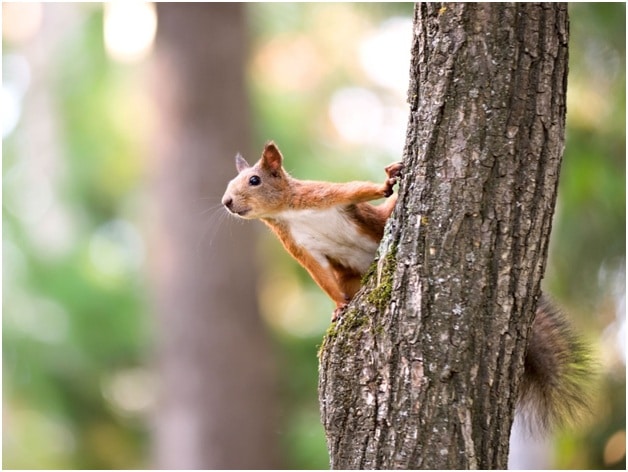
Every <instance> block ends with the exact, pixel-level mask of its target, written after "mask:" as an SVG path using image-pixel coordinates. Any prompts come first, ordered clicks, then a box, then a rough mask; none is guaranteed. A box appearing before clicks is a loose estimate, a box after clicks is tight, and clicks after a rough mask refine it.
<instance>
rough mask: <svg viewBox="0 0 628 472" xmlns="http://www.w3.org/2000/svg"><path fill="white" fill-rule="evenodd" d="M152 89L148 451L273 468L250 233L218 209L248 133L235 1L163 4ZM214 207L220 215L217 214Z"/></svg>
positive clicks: (268, 374) (180, 461) (217, 465)
mask: <svg viewBox="0 0 628 472" xmlns="http://www.w3.org/2000/svg"><path fill="white" fill-rule="evenodd" d="M157 10H158V19H159V26H158V33H157V43H156V46H157V51H156V53H157V54H156V58H157V61H158V62H157V64H156V66H157V68H156V71H155V72H156V73H155V77H156V82H157V83H156V84H155V88H154V90H155V96H156V100H157V105H158V112H159V113H158V117H159V125H160V129H159V132H158V133H157V136H156V137H155V143H154V150H155V155H154V156H151V159H152V162H153V163H154V165H155V170H156V175H155V176H154V183H155V192H156V203H157V205H158V212H157V215H156V219H157V220H158V221H159V225H158V227H157V228H155V230H154V232H153V243H154V247H153V248H152V251H151V254H153V257H152V262H153V264H154V267H153V269H154V278H155V287H156V290H155V294H154V299H155V307H156V309H155V311H156V314H157V321H158V333H157V334H158V342H157V350H158V352H157V357H158V363H157V372H158V379H159V389H160V390H159V400H160V401H159V404H158V406H157V410H156V412H155V417H154V422H155V434H154V460H155V465H156V466H157V467H159V468H163V469H232V468H233V469H253V468H269V469H272V468H275V467H277V466H278V465H279V464H278V462H277V447H276V446H277V444H276V443H277V436H276V435H275V434H273V432H274V431H276V430H277V425H276V423H275V421H276V415H275V413H276V404H275V402H276V392H275V384H274V379H275V375H274V371H273V365H274V363H273V360H272V357H271V352H270V346H269V343H268V340H267V338H266V335H265V330H264V327H263V324H262V323H261V321H260V318H259V315H258V313H257V300H256V297H255V292H256V290H255V288H256V287H255V283H256V282H255V274H256V271H255V267H254V266H255V264H254V261H255V238H254V234H253V232H252V231H253V226H251V227H249V228H248V229H247V228H245V227H243V226H242V227H238V228H237V231H235V230H233V231H232V229H234V228H230V227H229V223H230V221H232V220H230V219H228V218H224V217H226V215H221V214H220V213H210V212H207V211H203V209H205V210H206V209H208V208H212V207H213V208H215V209H218V210H220V208H219V206H220V196H221V195H222V191H223V189H224V183H225V182H227V181H228V180H229V179H231V177H232V176H233V174H234V172H235V169H234V167H233V157H234V155H235V153H236V152H237V151H238V150H240V151H243V152H246V151H247V147H248V138H249V136H250V131H249V130H250V120H249V116H248V112H247V110H248V102H247V99H246V92H245V86H244V66H245V58H246V34H245V31H246V22H245V15H244V6H243V5H241V4H229V3H226V4H225V3H221V4H200V3H194V4H186V3H182V4H180V3H160V4H158V6H157ZM221 216H223V218H221Z"/></svg>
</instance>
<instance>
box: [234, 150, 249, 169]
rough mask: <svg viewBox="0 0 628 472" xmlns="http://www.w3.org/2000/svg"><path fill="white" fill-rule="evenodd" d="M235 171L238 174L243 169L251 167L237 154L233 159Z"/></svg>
mask: <svg viewBox="0 0 628 472" xmlns="http://www.w3.org/2000/svg"><path fill="white" fill-rule="evenodd" d="M235 163H236V169H237V170H238V174H239V173H240V172H242V171H243V170H244V169H248V168H249V167H251V166H250V165H249V163H248V162H246V160H245V159H244V157H242V154H240V153H238V154H236V157H235Z"/></svg>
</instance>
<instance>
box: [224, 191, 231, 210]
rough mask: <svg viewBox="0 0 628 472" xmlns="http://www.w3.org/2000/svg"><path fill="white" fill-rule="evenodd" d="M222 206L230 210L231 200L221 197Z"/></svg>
mask: <svg viewBox="0 0 628 472" xmlns="http://www.w3.org/2000/svg"><path fill="white" fill-rule="evenodd" d="M222 204H223V205H224V206H226V207H227V208H229V209H230V210H231V205H233V198H231V197H228V196H227V195H225V196H224V197H222Z"/></svg>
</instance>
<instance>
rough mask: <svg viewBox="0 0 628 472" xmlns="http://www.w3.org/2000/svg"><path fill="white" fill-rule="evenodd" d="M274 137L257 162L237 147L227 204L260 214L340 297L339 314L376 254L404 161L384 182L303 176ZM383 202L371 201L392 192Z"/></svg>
mask: <svg viewBox="0 0 628 472" xmlns="http://www.w3.org/2000/svg"><path fill="white" fill-rule="evenodd" d="M282 163H283V156H282V155H281V152H280V151H279V148H278V147H277V146H276V145H275V144H274V143H273V142H272V141H270V142H268V143H267V144H266V146H265V147H264V151H263V152H262V157H261V159H260V160H259V161H258V162H257V163H256V164H255V165H253V166H251V165H249V164H248V162H246V160H245V159H244V158H243V157H242V156H241V155H240V154H238V155H237V156H236V169H237V171H238V175H237V176H236V177H235V178H234V179H233V180H232V181H231V182H229V185H228V186H227V190H226V191H225V194H224V196H223V197H222V204H223V205H224V206H225V207H226V208H227V209H228V210H229V211H230V212H231V213H233V214H234V215H237V216H239V217H241V218H246V219H255V218H259V219H261V220H262V221H263V222H264V223H265V224H266V225H268V226H269V227H270V229H271V230H273V232H274V233H275V234H276V235H277V237H278V238H279V240H280V241H281V243H282V244H283V246H284V247H285V248H286V250H287V251H288V252H289V253H290V254H291V255H292V257H294V258H295V259H296V260H297V261H298V262H299V263H300V264H301V265H302V266H303V267H304V268H305V269H306V270H307V271H308V272H309V273H310V275H311V276H312V278H313V279H314V281H315V282H316V283H317V284H318V285H319V286H320V287H321V288H322V289H323V290H324V291H325V292H326V293H327V295H329V297H330V298H331V299H332V300H333V301H334V302H335V303H336V309H335V310H334V312H333V314H332V320H335V319H336V318H337V317H338V315H339V314H340V312H341V311H342V309H343V308H344V307H345V306H346V304H347V303H348V302H349V301H350V300H351V299H352V298H353V296H354V295H355V294H356V293H357V291H358V290H359V289H360V281H361V278H362V276H363V275H364V274H365V273H366V271H367V269H368V268H369V266H370V265H371V263H372V262H373V259H374V258H375V252H376V251H377V247H378V245H379V242H380V240H381V239H382V236H383V234H384V225H385V224H386V220H387V219H388V217H389V216H390V214H391V212H392V210H393V208H394V206H395V203H396V202H397V196H396V195H395V194H393V186H394V185H395V184H396V183H397V179H398V177H399V175H400V173H401V169H402V164H401V163H400V162H397V163H394V164H391V165H389V166H388V167H386V168H385V171H386V175H387V178H386V180H385V181H384V183H383V184H376V183H372V182H346V183H331V182H319V181H311V180H297V179H295V178H293V177H291V176H290V175H289V174H288V173H287V172H286V171H285V169H284V168H283V165H282ZM386 197H387V200H386V201H385V202H384V203H382V204H381V205H378V206H375V205H371V204H370V203H368V202H369V201H371V200H377V199H380V198H386Z"/></svg>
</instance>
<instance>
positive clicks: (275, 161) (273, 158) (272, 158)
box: [262, 141, 283, 173]
mask: <svg viewBox="0 0 628 472" xmlns="http://www.w3.org/2000/svg"><path fill="white" fill-rule="evenodd" d="M282 161H283V157H282V155H281V152H279V148H278V147H277V146H275V143H273V142H272V141H269V142H268V143H267V144H266V146H265V147H264V152H263V153H262V166H263V167H264V168H266V169H268V170H269V171H270V172H271V173H276V172H277V171H278V170H279V169H281V163H282Z"/></svg>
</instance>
